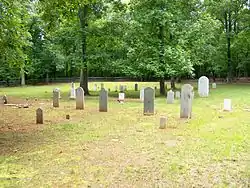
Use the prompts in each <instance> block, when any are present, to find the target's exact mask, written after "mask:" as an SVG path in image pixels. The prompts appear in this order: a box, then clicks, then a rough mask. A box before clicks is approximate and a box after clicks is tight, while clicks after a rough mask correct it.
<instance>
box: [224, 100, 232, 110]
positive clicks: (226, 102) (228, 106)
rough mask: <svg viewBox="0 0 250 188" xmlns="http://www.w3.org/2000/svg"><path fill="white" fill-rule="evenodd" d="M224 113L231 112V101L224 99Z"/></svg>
mask: <svg viewBox="0 0 250 188" xmlns="http://www.w3.org/2000/svg"><path fill="white" fill-rule="evenodd" d="M223 110H224V111H232V100H231V99H224V108H223Z"/></svg>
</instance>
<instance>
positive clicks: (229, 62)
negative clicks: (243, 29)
mask: <svg viewBox="0 0 250 188" xmlns="http://www.w3.org/2000/svg"><path fill="white" fill-rule="evenodd" d="M225 21H226V22H225V23H226V24H225V26H226V35H227V67H228V71H227V77H228V82H229V83H231V82H232V80H233V69H232V68H233V67H232V57H231V34H232V18H231V10H230V9H229V10H228V18H227V14H225Z"/></svg>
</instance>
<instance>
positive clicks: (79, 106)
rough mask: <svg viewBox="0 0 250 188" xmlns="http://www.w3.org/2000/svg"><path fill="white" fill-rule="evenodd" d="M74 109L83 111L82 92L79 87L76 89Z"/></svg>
mask: <svg viewBox="0 0 250 188" xmlns="http://www.w3.org/2000/svg"><path fill="white" fill-rule="evenodd" d="M76 109H77V110H83V109H84V91H83V89H82V88H81V87H78V88H77V89H76Z"/></svg>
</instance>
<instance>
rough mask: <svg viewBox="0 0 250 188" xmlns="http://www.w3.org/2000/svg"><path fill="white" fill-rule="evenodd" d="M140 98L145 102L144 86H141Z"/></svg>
mask: <svg viewBox="0 0 250 188" xmlns="http://www.w3.org/2000/svg"><path fill="white" fill-rule="evenodd" d="M140 100H141V101H142V102H143V100H144V88H141V90H140Z"/></svg>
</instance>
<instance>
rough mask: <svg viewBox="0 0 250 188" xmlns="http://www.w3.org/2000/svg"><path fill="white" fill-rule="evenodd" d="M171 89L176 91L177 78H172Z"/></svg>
mask: <svg viewBox="0 0 250 188" xmlns="http://www.w3.org/2000/svg"><path fill="white" fill-rule="evenodd" d="M171 89H172V90H174V89H176V87H175V78H174V77H171Z"/></svg>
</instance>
